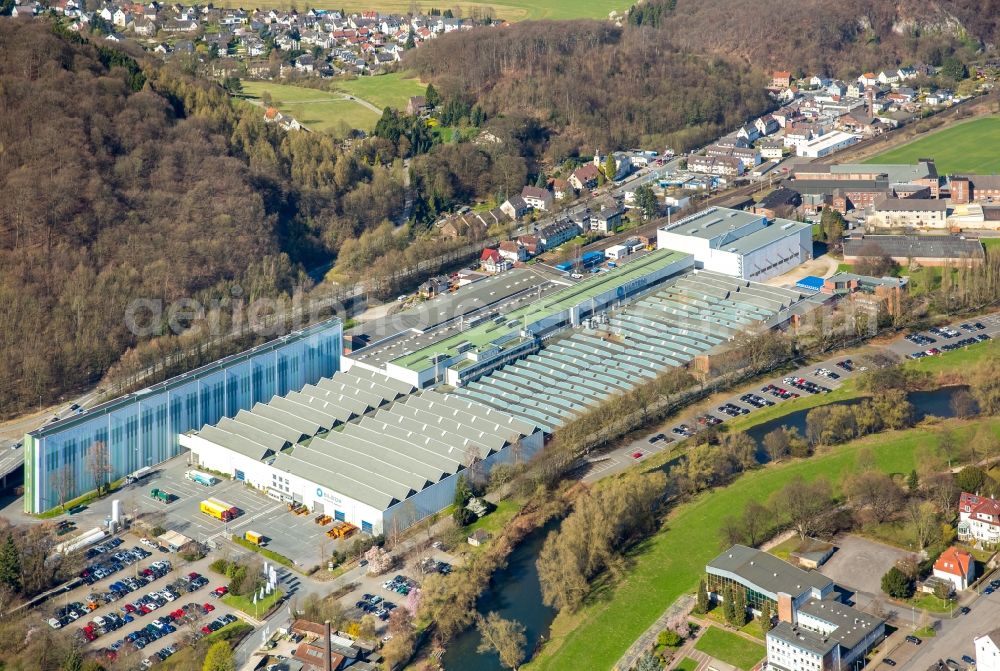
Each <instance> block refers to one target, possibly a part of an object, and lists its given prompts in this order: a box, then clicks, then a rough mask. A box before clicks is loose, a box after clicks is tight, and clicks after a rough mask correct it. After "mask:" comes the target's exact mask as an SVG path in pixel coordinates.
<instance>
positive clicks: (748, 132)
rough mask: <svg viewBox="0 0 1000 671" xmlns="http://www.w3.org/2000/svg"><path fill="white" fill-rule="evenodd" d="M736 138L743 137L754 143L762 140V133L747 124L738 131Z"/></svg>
mask: <svg viewBox="0 0 1000 671" xmlns="http://www.w3.org/2000/svg"><path fill="white" fill-rule="evenodd" d="M736 137H741V138H743V139H744V140H746V141H747V142H753V141H754V140H757V139H759V138H760V131H759V130H757V127H756V126H754V125H753V124H745V125H744V126H742V127H741V128H740V129H739V130H738V131H736Z"/></svg>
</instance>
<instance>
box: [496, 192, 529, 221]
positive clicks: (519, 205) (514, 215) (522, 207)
mask: <svg viewBox="0 0 1000 671" xmlns="http://www.w3.org/2000/svg"><path fill="white" fill-rule="evenodd" d="M500 209H501V210H502V211H503V213H504V214H506V215H507V216H508V217H510V218H511V219H520V218H521V217H523V216H525V215H526V214H528V212H530V211H531V208H530V207H528V204H527V203H526V202H524V198H522V197H521V196H511V197H510V198H508V199H507V200H505V201H504V202H503V205H501V206H500Z"/></svg>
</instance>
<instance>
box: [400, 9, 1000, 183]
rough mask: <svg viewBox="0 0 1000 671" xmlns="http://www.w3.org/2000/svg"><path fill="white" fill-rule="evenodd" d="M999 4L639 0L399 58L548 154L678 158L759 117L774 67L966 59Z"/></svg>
mask: <svg viewBox="0 0 1000 671" xmlns="http://www.w3.org/2000/svg"><path fill="white" fill-rule="evenodd" d="M998 17H1000V0H939V1H937V2H933V3H921V2H917V1H916V0H905V1H904V2H888V1H887V0H876V1H875V2H869V1H868V0H847V1H846V2H840V3H827V2H822V0H802V1H801V2H794V3H788V2H782V1H780V0H761V1H759V2H734V1H733V0H646V1H645V2H642V3H639V4H636V5H635V6H633V7H632V9H631V10H630V12H629V15H628V19H627V21H626V22H625V24H624V25H623V26H622V27H616V26H615V25H613V24H611V23H608V22H599V21H583V20H581V21H561V22H552V21H543V22H524V23H518V24H514V25H511V26H508V27H505V28H504V29H503V30H493V29H488V28H484V29H477V30H472V31H456V32H455V33H451V34H448V35H444V36H442V37H441V38H439V39H435V40H432V41H430V42H428V43H426V44H423V45H421V46H420V48H419V49H415V50H412V51H410V52H408V54H407V60H406V64H407V65H408V66H410V67H412V68H414V69H415V70H416V71H417V72H418V73H419V74H420V76H421V77H422V78H424V79H429V80H431V81H433V82H434V85H435V86H436V87H438V89H439V90H440V91H441V92H442V97H443V98H460V99H464V100H465V101H466V102H467V104H469V105H480V106H481V107H482V108H483V109H484V110H485V112H486V114H487V115H489V116H491V117H492V116H497V115H500V116H504V115H509V114H520V115H526V116H531V117H533V118H535V119H536V120H537V121H538V122H539V123H540V124H542V125H543V126H544V128H545V129H546V131H547V132H548V133H550V138H549V142H548V145H547V147H546V150H545V152H546V157H547V158H549V159H550V160H551V161H552V162H553V163H558V162H561V161H562V160H563V158H565V157H566V156H568V155H572V154H573V153H574V152H577V151H578V152H580V153H581V154H590V153H592V152H593V151H594V150H595V149H602V150H607V149H619V148H627V147H634V146H639V145H641V146H644V147H657V146H664V145H667V146H671V147H673V148H674V149H677V150H684V149H688V148H691V147H694V146H697V145H699V144H700V143H703V142H705V141H708V140H710V139H711V138H713V137H716V136H717V135H718V134H719V133H720V131H728V130H732V129H733V128H735V127H736V126H737V125H739V124H740V123H743V122H744V121H746V120H747V119H748V118H752V117H753V116H755V115H758V114H761V113H763V112H766V111H768V109H769V108H770V107H771V106H772V104H773V103H772V102H771V100H770V99H769V98H768V97H767V95H766V94H765V92H764V90H763V89H764V86H766V84H767V82H768V81H769V80H770V72H771V70H773V69H782V70H791V71H792V72H793V73H796V74H799V75H805V74H807V73H810V74H825V75H828V76H835V77H844V78H849V79H853V78H855V77H857V76H858V74H860V73H861V72H865V71H868V70H875V71H876V72H877V71H878V70H880V69H882V68H890V67H897V66H900V65H907V64H913V63H924V64H928V65H941V64H942V62H944V61H945V59H947V58H949V57H953V56H955V57H958V58H960V59H961V60H963V61H968V60H971V59H972V58H974V57H975V56H976V55H977V53H978V52H979V50H980V49H981V48H982V47H984V46H987V45H992V44H994V43H995V38H996V36H997V34H998V30H1000V29H998V23H997V22H998V20H1000V18H998Z"/></svg>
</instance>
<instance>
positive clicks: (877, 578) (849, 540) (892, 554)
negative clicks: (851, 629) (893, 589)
mask: <svg viewBox="0 0 1000 671" xmlns="http://www.w3.org/2000/svg"><path fill="white" fill-rule="evenodd" d="M834 545H836V546H837V551H836V552H834V553H833V556H832V557H830V558H829V559H828V560H827V561H826V563H825V564H823V566H821V567H820V569H819V570H820V572H821V573H822V574H823V575H825V576H826V577H828V578H830V579H831V580H833V581H834V582H835V583H837V584H838V585H843V586H844V587H847V588H849V589H851V590H853V591H854V592H861V593H863V595H879V594H881V593H882V583H881V580H882V576H883V575H885V573H886V571H888V570H889V569H890V568H892V567H893V566H895V565H896V562H897V561H898V560H900V559H902V558H903V557H905V556H907V554H909V553H907V552H906V551H904V550H900V549H899V548H894V547H890V546H888V545H883V544H882V543H876V542H875V541H870V540H868V539H867V538H861V537H860V536H841V537H839V538H837V539H836V540H835V541H834ZM863 595H861V594H859V595H857V596H856V598H855V602H856V604H857V606H858V607H859V608H864V607H866V606H867V603H866V602H867V601H869V600H870V598H863Z"/></svg>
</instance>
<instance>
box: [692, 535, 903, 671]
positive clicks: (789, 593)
mask: <svg viewBox="0 0 1000 671" xmlns="http://www.w3.org/2000/svg"><path fill="white" fill-rule="evenodd" d="M705 572H706V588H707V589H708V591H709V593H710V595H711V597H712V598H714V599H716V600H718V599H720V598H722V595H723V594H726V593H729V592H730V590H732V589H737V590H742V591H743V593H744V594H745V595H746V603H747V607H748V608H749V609H750V610H751V611H753V612H754V613H756V614H759V613H760V612H761V607H762V605H763V604H764V603H765V602H767V603H769V605H770V607H771V608H770V610H771V612H772V613H775V614H776V616H777V619H778V623H777V625H776V626H774V627H773V628H772V629H771V630H770V631H768V633H767V664H768V666H769V667H771V668H774V669H778V670H779V671H842V669H845V668H848V667H849V666H850V665H851V663H853V662H854V661H855V660H857V659H859V658H861V657H862V656H863V655H864V654H865V653H866V652H867V651H868V650H870V649H871V648H872V647H873V646H875V645H876V644H877V643H878V642H879V641H881V640H882V638H883V637H884V636H885V620H883V619H881V618H878V617H875V616H873V615H869V614H868V613H865V612H862V611H860V610H858V609H856V608H854V607H852V606H850V605H848V604H846V603H843V602H841V601H840V600H839V592H838V589H837V585H836V584H835V583H834V582H833V581H832V580H830V579H829V578H827V577H826V576H825V575H823V574H822V573H819V572H818V571H807V570H804V569H801V568H799V567H797V566H793V565H791V564H789V563H788V562H785V561H782V560H781V559H779V558H778V557H775V556H774V555H772V554H769V553H767V552H763V551H761V550H757V549H755V548H750V547H747V546H745V545H734V546H733V547H731V548H729V549H728V550H726V551H725V552H723V553H722V554H720V555H719V556H718V557H716V558H715V559H713V560H712V561H711V562H709V563H708V565H707V566H706V567H705Z"/></svg>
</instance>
